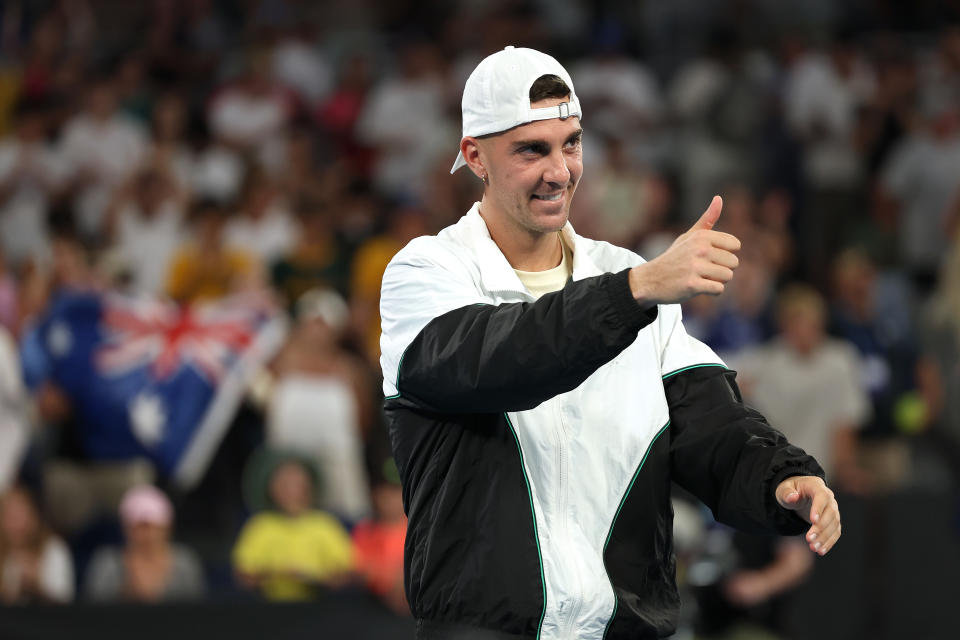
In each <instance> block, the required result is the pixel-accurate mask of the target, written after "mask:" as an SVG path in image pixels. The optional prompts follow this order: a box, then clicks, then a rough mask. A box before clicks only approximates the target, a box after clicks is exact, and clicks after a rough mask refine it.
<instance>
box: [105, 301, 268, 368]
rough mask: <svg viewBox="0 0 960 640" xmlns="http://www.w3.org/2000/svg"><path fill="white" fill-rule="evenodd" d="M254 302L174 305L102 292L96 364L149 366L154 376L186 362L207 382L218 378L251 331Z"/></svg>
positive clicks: (257, 312)
mask: <svg viewBox="0 0 960 640" xmlns="http://www.w3.org/2000/svg"><path fill="white" fill-rule="evenodd" d="M258 307H259V305H250V304H223V303H221V304H210V305H201V306H197V307H179V306H177V305H176V304H174V303H172V302H168V301H163V300H154V299H143V298H128V297H121V296H107V298H106V300H105V304H104V309H103V315H102V317H101V331H102V332H103V342H102V343H101V345H100V348H99V349H98V351H97V353H96V356H95V358H96V366H97V369H98V370H99V371H100V372H101V373H103V374H104V375H106V376H121V375H123V374H125V373H128V372H130V371H132V370H135V369H140V368H141V367H149V368H150V373H151V375H152V377H153V378H154V379H155V380H156V381H158V382H161V381H164V380H167V379H169V378H170V377H171V376H173V375H175V374H176V373H177V372H178V371H180V369H181V367H191V368H193V370H194V371H195V372H196V373H197V374H198V375H200V376H201V377H203V378H204V380H206V381H207V382H209V383H213V384H215V383H217V382H219V381H220V380H222V379H223V376H224V375H225V373H226V371H227V370H228V369H229V368H230V366H231V365H232V364H233V362H234V361H235V360H236V358H237V357H238V355H239V354H240V353H242V352H243V351H244V350H245V349H246V348H247V347H249V346H250V344H251V342H252V341H253V339H254V337H255V335H256V329H257V319H258V317H262V312H263V310H262V309H261V308H258Z"/></svg>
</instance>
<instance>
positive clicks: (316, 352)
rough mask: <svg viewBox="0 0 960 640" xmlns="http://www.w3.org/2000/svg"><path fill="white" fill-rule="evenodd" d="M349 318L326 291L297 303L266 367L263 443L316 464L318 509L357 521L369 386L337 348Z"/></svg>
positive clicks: (357, 364)
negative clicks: (269, 384)
mask: <svg viewBox="0 0 960 640" xmlns="http://www.w3.org/2000/svg"><path fill="white" fill-rule="evenodd" d="M348 317H349V312H348V310H347V305H346V303H345V302H344V301H343V299H342V298H341V297H340V296H339V295H337V294H336V293H334V292H332V291H324V290H314V291H308V292H307V293H305V294H304V295H303V296H301V297H300V299H299V300H298V301H297V304H296V318H297V326H296V327H295V328H294V330H293V332H292V333H291V335H290V338H289V339H288V341H287V344H286V345H285V346H284V348H283V349H282V350H281V352H280V354H279V355H278V356H277V358H276V360H275V361H274V362H273V365H272V371H273V375H274V376H275V378H274V380H275V381H274V383H273V388H272V390H271V391H270V396H269V402H268V406H267V443H268V444H269V445H270V446H272V447H274V448H279V449H289V450H295V451H299V452H301V453H302V454H303V455H304V456H308V457H310V458H311V459H313V460H314V461H316V462H317V463H318V464H319V467H320V470H321V471H322V472H323V480H324V482H323V485H322V486H321V487H320V488H319V490H318V493H317V498H318V502H319V504H320V505H321V506H322V507H323V508H324V509H326V510H328V511H331V512H333V513H335V514H337V515H338V516H340V517H342V518H345V519H346V520H349V521H356V520H358V519H360V518H363V517H366V516H367V515H369V513H370V502H369V493H370V490H369V488H368V485H367V478H366V474H365V473H364V465H363V442H364V438H365V437H366V434H367V433H368V432H369V431H370V428H371V424H372V422H373V416H374V408H373V401H374V387H373V381H372V380H371V377H370V375H369V373H368V372H367V370H366V369H364V368H363V366H362V362H361V361H360V360H358V359H357V358H356V357H355V356H354V355H353V354H351V353H349V352H348V351H346V350H345V349H344V348H343V347H342V346H341V340H342V337H343V332H344V330H345V328H346V326H347V320H348Z"/></svg>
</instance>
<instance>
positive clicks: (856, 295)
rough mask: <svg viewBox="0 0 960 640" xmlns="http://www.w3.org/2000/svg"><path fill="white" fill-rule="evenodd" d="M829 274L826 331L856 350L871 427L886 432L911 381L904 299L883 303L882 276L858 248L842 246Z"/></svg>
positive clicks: (911, 356) (911, 358) (912, 352)
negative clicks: (870, 405)
mask: <svg viewBox="0 0 960 640" xmlns="http://www.w3.org/2000/svg"><path fill="white" fill-rule="evenodd" d="M832 275H833V278H832V284H833V296H832V297H831V304H830V331H831V333H832V334H833V335H835V336H838V337H840V338H843V339H844V340H847V341H849V342H850V343H851V344H853V345H854V346H855V347H856V348H857V351H858V352H859V353H860V358H861V367H860V371H861V380H862V384H863V387H864V389H865V390H866V391H867V393H869V394H870V399H871V401H872V403H873V415H872V420H871V422H870V427H871V430H874V431H877V432H880V433H885V434H890V433H891V432H892V431H893V422H892V420H893V411H894V404H895V402H896V401H897V399H898V397H899V396H900V395H901V394H903V393H904V392H906V391H908V390H909V389H911V388H912V386H913V370H914V366H915V364H916V360H915V348H914V346H913V344H912V338H911V337H910V335H909V334H910V332H909V330H908V328H909V325H910V323H909V319H908V318H904V317H903V316H904V315H905V314H904V313H903V307H908V308H909V306H910V305H909V301H907V300H903V299H902V298H901V299H896V300H895V301H891V302H893V303H894V304H891V303H887V304H886V305H884V304H883V302H884V300H883V295H884V286H883V285H884V282H883V279H882V278H881V276H880V274H878V273H877V268H876V266H875V265H874V263H873V261H872V260H871V259H870V257H869V256H868V255H867V254H866V252H864V251H863V250H861V249H859V248H848V249H845V250H843V251H841V252H840V253H839V254H838V255H837V257H836V259H835V260H834V261H833V265H832ZM888 288H889V287H888ZM887 295H888V296H889V294H887ZM885 307H886V308H885ZM897 307H900V310H899V314H898V313H897V311H898V310H897ZM898 316H899V317H898Z"/></svg>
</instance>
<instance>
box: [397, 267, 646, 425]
mask: <svg viewBox="0 0 960 640" xmlns="http://www.w3.org/2000/svg"><path fill="white" fill-rule="evenodd" d="M628 273H629V272H628V271H626V270H625V271H622V272H620V273H618V274H605V275H602V276H597V277H593V278H585V279H583V280H580V281H577V282H569V283H567V286H566V287H564V288H563V289H562V290H561V291H557V292H554V293H550V294H547V295H545V296H543V297H541V298H540V299H539V300H537V301H536V302H533V303H509V304H501V305H489V304H483V303H474V304H465V305H464V306H459V307H457V308H454V309H451V310H449V311H446V312H444V313H440V314H439V315H437V316H436V317H425V316H428V315H429V314H431V313H432V311H431V309H435V308H436V307H437V306H438V303H436V302H433V301H434V300H435V299H437V298H438V297H439V298H441V299H443V300H448V301H452V302H453V303H459V302H464V300H463V298H464V292H463V289H464V288H465V285H464V284H463V283H460V282H457V281H456V279H455V277H454V276H453V275H452V274H451V273H450V272H449V271H446V270H444V269H442V268H440V267H437V266H432V265H429V264H423V263H421V264H412V263H409V262H408V263H400V264H397V265H391V268H390V269H388V272H387V274H386V275H385V276H384V289H383V291H384V294H383V299H382V302H381V309H382V311H381V314H382V316H383V318H384V329H385V331H384V334H385V339H384V340H383V344H384V346H385V349H384V352H385V354H386V358H385V359H384V361H385V362H389V358H390V353H389V352H390V351H391V350H393V351H396V350H397V346H396V344H395V342H394V336H398V337H399V341H400V342H401V344H402V334H403V332H404V329H405V326H404V325H407V324H411V323H412V324H413V325H414V327H415V328H416V326H417V324H418V323H423V322H425V324H424V325H423V327H422V329H419V331H417V332H416V334H415V335H413V336H412V339H411V340H410V341H409V343H408V344H407V345H406V346H405V347H404V348H403V352H402V356H401V357H399V359H398V360H399V361H398V365H397V373H396V389H397V391H398V393H399V397H397V398H396V400H397V401H398V402H401V403H409V404H411V405H412V406H415V407H418V408H421V409H426V410H430V411H439V412H455V413H495V412H502V411H522V410H527V409H532V408H533V407H536V406H537V405H538V404H540V403H541V402H543V401H545V400H547V399H549V398H552V397H553V396H555V395H557V394H560V393H564V392H566V391H570V390H571V389H574V388H576V387H577V386H578V385H580V383H582V382H583V381H584V380H585V379H586V378H587V377H589V376H590V375H591V374H592V373H593V372H594V371H596V370H597V369H598V368H599V367H600V366H602V365H603V364H605V363H607V362H609V361H610V360H612V359H613V358H614V357H615V356H616V355H617V354H619V353H620V352H621V351H623V350H624V349H625V348H627V347H628V346H629V345H630V344H632V343H633V341H634V340H636V337H637V332H638V331H640V329H642V328H643V327H644V326H646V325H647V324H649V323H650V322H651V321H652V320H653V319H655V318H656V315H657V308H656V307H653V308H651V309H649V310H644V309H642V308H641V307H640V306H639V305H638V304H636V302H635V301H634V299H633V297H632V295H631V293H630V286H629V282H628ZM418 284H419V285H420V286H417V285H418ZM457 289H459V291H458V290H457ZM458 301H459V302H458ZM439 304H443V303H442V302H441V303H439ZM384 368H385V371H384V374H385V375H390V372H389V371H388V370H386V369H387V367H386V366H385V367H384Z"/></svg>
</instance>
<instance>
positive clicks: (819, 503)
mask: <svg viewBox="0 0 960 640" xmlns="http://www.w3.org/2000/svg"><path fill="white" fill-rule="evenodd" d="M831 497H832V496H831V495H830V494H829V493H827V492H826V491H818V492H817V493H816V495H815V496H813V504H811V505H810V514H809V515H808V519H809V520H810V522H812V523H813V524H820V518H821V517H823V510H824V509H825V508H826V506H827V501H828V500H829V499H830V498H831Z"/></svg>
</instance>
